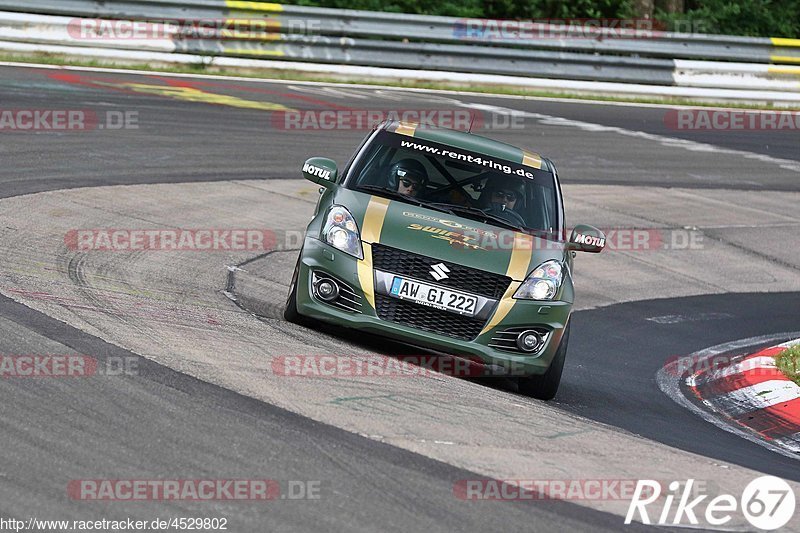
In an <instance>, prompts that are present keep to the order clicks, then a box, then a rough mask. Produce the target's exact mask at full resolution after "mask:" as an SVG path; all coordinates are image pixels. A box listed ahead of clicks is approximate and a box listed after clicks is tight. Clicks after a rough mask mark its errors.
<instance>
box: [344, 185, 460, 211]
mask: <svg viewBox="0 0 800 533" xmlns="http://www.w3.org/2000/svg"><path fill="white" fill-rule="evenodd" d="M357 190H363V191H370V192H371V191H375V192H377V193H380V194H381V195H383V196H388V197H389V198H395V199H397V200H402V201H404V202H408V203H411V204H414V205H418V206H420V207H428V208H430V209H435V210H436V211H441V212H443V213H450V214H451V215H452V214H455V213H453V212H451V211H450V210H448V209H446V208H444V207H440V206H439V204H432V203H429V202H425V201H423V200H420V199H418V198H415V197H413V196H409V195H407V194H403V193H400V192H397V191H393V190H391V189H384V188H383V187H380V186H378V185H361V186H359V187H358V189H357Z"/></svg>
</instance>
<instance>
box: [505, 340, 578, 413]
mask: <svg viewBox="0 0 800 533" xmlns="http://www.w3.org/2000/svg"><path fill="white" fill-rule="evenodd" d="M569 328H570V324H567V328H566V330H565V331H564V336H563V337H561V344H559V346H558V350H556V355H555V357H553V361H552V362H551V363H550V368H548V369H547V372H545V373H544V374H541V375H539V376H530V377H526V378H519V379H518V381H517V386H518V388H519V392H520V393H522V394H524V395H526V396H531V397H533V398H536V399H537V400H544V401H548V400H552V399H553V398H555V396H556V393H557V392H558V386H559V385H560V384H561V373H562V372H563V370H564V360H565V359H566V358H567V345H568V344H569Z"/></svg>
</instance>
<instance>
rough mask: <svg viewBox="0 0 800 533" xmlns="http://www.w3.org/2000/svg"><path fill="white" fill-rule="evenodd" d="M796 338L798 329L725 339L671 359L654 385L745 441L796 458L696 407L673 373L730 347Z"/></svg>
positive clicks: (798, 335) (799, 333)
mask: <svg viewBox="0 0 800 533" xmlns="http://www.w3.org/2000/svg"><path fill="white" fill-rule="evenodd" d="M798 337H800V331H793V332H786V333H777V334H774V335H761V336H758V337H749V338H747V339H740V340H736V341H731V342H726V343H723V344H718V345H716V346H711V347H709V348H705V349H703V350H700V351H697V352H694V353H693V354H690V355H688V356H686V357H684V358H682V359H679V360H677V361H672V362H671V363H669V364H668V365H665V366H664V367H663V368H661V369H660V370H659V371H658V372H657V373H656V383H657V384H658V388H659V389H661V392H663V393H664V394H666V395H667V396H669V397H670V399H672V401H674V402H675V403H677V404H678V405H680V406H682V407H685V408H686V409H688V410H689V411H691V412H693V413H694V414H696V415H697V416H699V417H700V418H702V419H703V420H705V421H706V422H709V423H711V424H714V425H715V426H717V427H718V428H720V429H722V430H724V431H727V432H728V433H733V434H734V435H736V436H738V437H741V438H743V439H745V440H749V441H750V442H753V443H755V444H758V445H759V446H763V447H764V448H767V449H768V450H771V451H773V452H775V453H779V454H781V455H784V456H786V457H791V458H792V459H800V457H799V456H798V455H797V454H796V453H794V452H793V451H792V450H790V449H789V448H784V447H782V446H781V445H780V443H777V442H775V441H772V442H770V441H766V440H763V439H760V438H759V437H758V436H756V435H755V434H753V433H750V432H748V431H745V430H744V429H742V428H741V427H739V426H737V425H733V423H731V422H729V421H727V420H723V419H722V418H720V417H718V416H715V415H714V414H713V413H712V412H710V411H707V410H705V409H703V408H701V407H700V406H698V405H696V404H695V403H693V402H692V401H690V400H689V399H688V398H686V396H684V395H683V393H682V392H681V387H680V383H681V376H680V374H679V373H678V372H677V369H680V368H692V365H697V364H698V363H697V362H698V361H702V360H704V359H707V358H710V357H714V356H716V355H719V354H721V353H726V352H732V351H734V350H741V349H743V348H747V347H749V346H758V345H762V344H766V343H768V342H775V341H779V340H783V339H786V338H792V339H796V338H798Z"/></svg>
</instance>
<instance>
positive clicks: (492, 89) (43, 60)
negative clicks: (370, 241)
mask: <svg viewBox="0 0 800 533" xmlns="http://www.w3.org/2000/svg"><path fill="white" fill-rule="evenodd" d="M0 61H6V62H20V63H37V64H44V65H60V66H77V67H98V68H125V69H129V70H141V71H153V72H161V73H172V74H202V75H207V76H239V77H245V78H253V79H278V80H287V81H319V82H329V83H344V84H359V85H375V86H383V87H385V86H392V87H400V88H408V89H434V90H440V91H469V92H473V93H482V94H500V95H513V96H529V97H538V98H567V99H574V100H592V101H598V102H627V103H633V104H666V105H684V106H694V107H730V108H737V109H759V110H781V111H800V106H793V107H780V106H774V105H772V104H766V105H754V104H742V103H735V102H700V101H695V100H690V99H684V98H637V97H630V98H628V97H624V96H607V95H592V94H574V93H567V92H558V91H537V90H530V89H521V88H519V87H513V86H505V85H466V84H458V83H444V82H441V83H440V82H420V81H414V80H410V81H391V80H386V81H375V80H369V79H359V78H346V77H335V76H323V75H314V74H306V73H301V72H291V71H284V70H270V69H244V68H243V69H224V68H218V67H214V66H211V67H209V66H206V65H202V64H193V65H148V64H141V63H138V64H137V63H127V62H121V61H112V60H107V61H97V60H84V59H76V58H72V57H67V56H63V55H59V54H48V53H41V52H38V53H31V54H3V53H0Z"/></svg>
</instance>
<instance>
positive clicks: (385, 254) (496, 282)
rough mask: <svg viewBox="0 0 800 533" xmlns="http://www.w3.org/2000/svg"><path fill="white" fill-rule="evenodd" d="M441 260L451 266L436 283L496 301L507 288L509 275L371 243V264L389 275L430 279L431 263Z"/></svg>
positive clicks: (509, 279)
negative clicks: (446, 275)
mask: <svg viewBox="0 0 800 533" xmlns="http://www.w3.org/2000/svg"><path fill="white" fill-rule="evenodd" d="M437 263H444V264H445V265H447V268H449V269H450V272H449V273H448V276H449V277H447V278H445V279H442V280H437V281H436V283H437V284H438V285H444V286H447V287H452V288H454V289H459V290H462V291H466V292H470V293H472V294H479V295H481V296H484V297H486V298H491V299H493V300H499V299H500V297H501V296H503V294H504V293H505V292H506V289H508V285H509V284H510V283H511V278H509V277H508V276H501V275H499V274H493V273H491V272H486V271H485V270H478V269H477V268H470V267H465V266H462V265H459V264H456V263H448V262H445V261H439V260H437V259H433V258H430V257H426V256H424V255H419V254H415V253H411V252H406V251H404V250H398V249H397V248H391V247H389V246H383V245H381V244H373V245H372V264H373V266H374V267H375V269H376V270H382V271H384V272H391V273H392V274H401V275H406V276H408V277H411V278H416V279H418V280H425V279H432V278H431V275H430V273H429V272H430V270H431V266H433V265H435V264H437Z"/></svg>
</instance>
